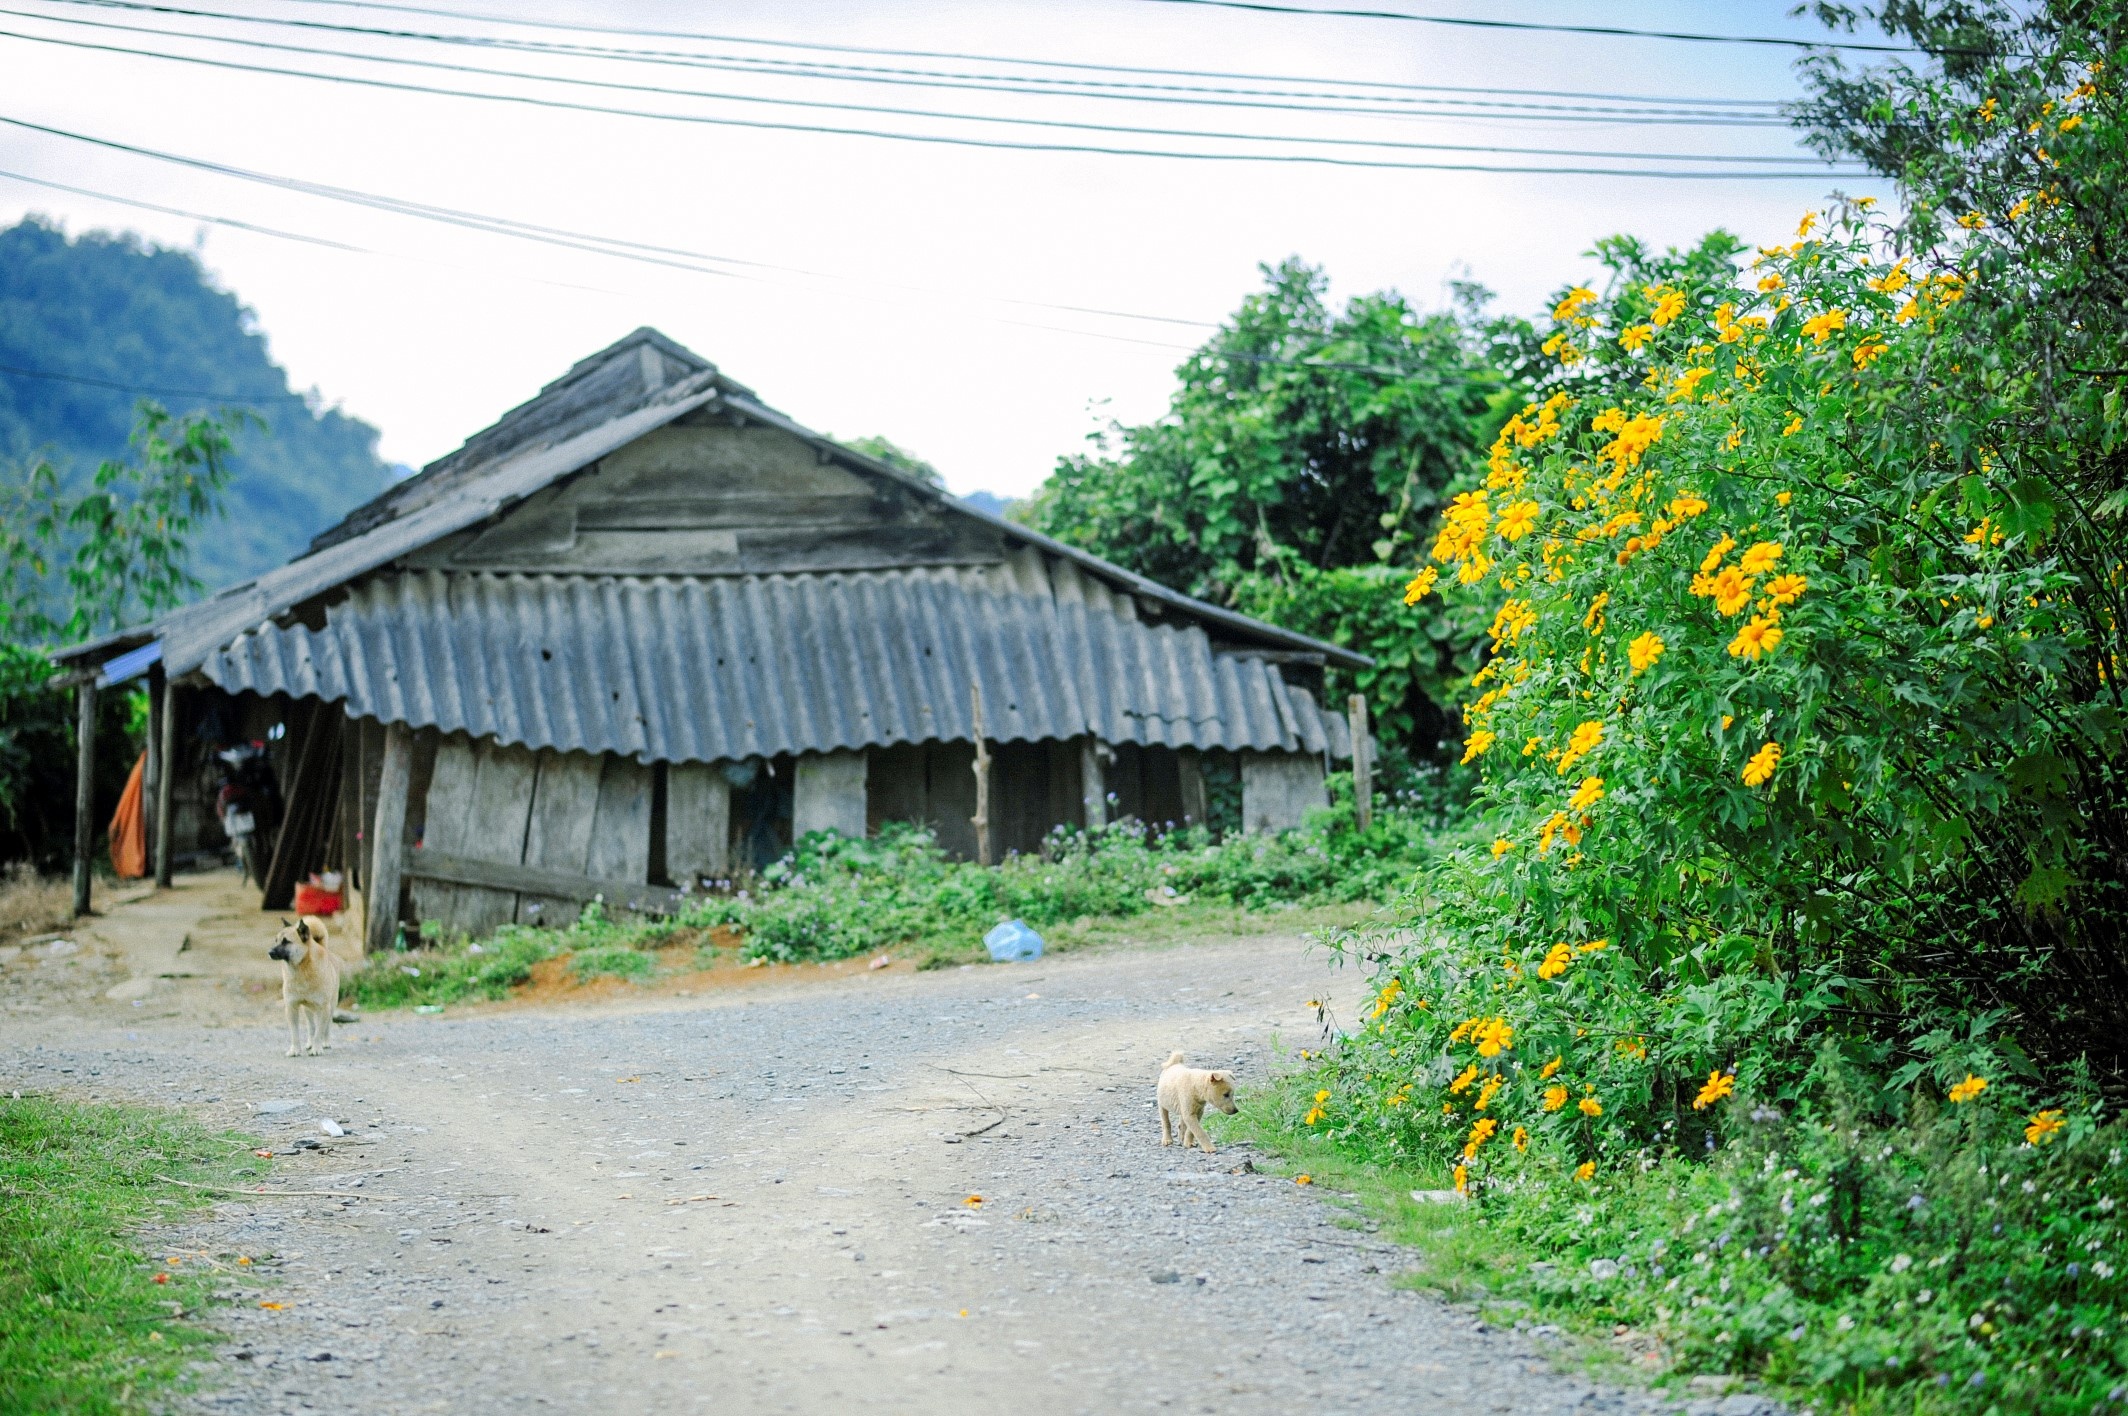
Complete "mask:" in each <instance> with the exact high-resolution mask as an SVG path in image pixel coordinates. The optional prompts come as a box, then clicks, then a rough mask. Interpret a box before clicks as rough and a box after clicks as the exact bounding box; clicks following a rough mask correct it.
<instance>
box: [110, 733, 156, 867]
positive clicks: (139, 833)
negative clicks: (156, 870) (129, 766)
mask: <svg viewBox="0 0 2128 1416" xmlns="http://www.w3.org/2000/svg"><path fill="white" fill-rule="evenodd" d="M147 772H148V754H147V753H145V752H143V753H142V754H141V755H140V760H139V761H137V762H135V763H134V764H133V771H132V773H131V774H130V775H129V776H128V777H127V778H126V789H125V790H124V791H123V792H120V793H119V795H118V810H117V811H115V812H113V813H112V814H111V869H113V870H115V871H117V872H118V878H119V879H121V880H138V879H140V877H141V876H143V875H146V874H147V873H148V812H147V806H146V803H145V802H144V801H143V800H142V797H143V790H142V783H143V780H144V779H145V778H146V776H147Z"/></svg>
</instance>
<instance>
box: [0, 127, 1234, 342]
mask: <svg viewBox="0 0 2128 1416" xmlns="http://www.w3.org/2000/svg"><path fill="white" fill-rule="evenodd" d="M0 124H6V126H13V128H26V130H30V132H43V134H49V136H55V138H68V141H74V143H85V145H92V147H104V149H109V151H119V153H128V155H134V158H149V160H155V162H168V164H174V166H185V168H192V170H200V172H213V175H217V177H232V179H240V181H251V183H260V185H268V187H277V190H283V192H298V194H302V196H317V198H323V200H336V202H347V204H355V207H368V209H372V211H383V213H389V215H402V217H415V219H423V221H438V224H445V226H458V228H464V230H475V232H481V234H489V236H511V238H517V241H532V243H538V245H553V247H562V249H572V251H587V253H592V256H609V258H615V260H630V262H638V264H651V266H664V268H672V270H685V273H692V275H719V277H728V279H760V277H753V275H747V273H745V270H717V268H715V266H743V268H751V270H775V273H781V275H802V277H811V279H832V281H849V279H851V277H838V275H832V273H821V270H807V268H802V266H777V264H768V262H755V260H741V258H736V256H713V253H704V251H687V249H681V247H664V245H651V243H643V241H626V238H621V236H600V234H594V232H575V230H566V228H555V226H538V224H532V221H517V219H513V217H496V215H487V213H477V211H460V209H453V207H432V204H428V202H413V200H406V198H394V196H383V194H377V192H360V190H355V187H334V185H328V183H317V181H306V179H300V177H281V175H275V172H255V170H251V168H240V166H230V164H226V162H211V160H206V158H187V155H183V153H166V151H157V149H153V147H138V145H132V143H119V141H113V138H96V136H89V134H79V132H68V130H64V128H49V126H45V124H32V121H26V119H15V117H4V115H0ZM0 175H11V172H0ZM23 181H32V183H36V185H49V187H62V190H68V192H79V194H83V196H92V198H100V200H113V202H123V204H128V207H147V209H151V211H166V213H172V215H185V217H194V219H202V221H217V224H230V226H245V228H249V230H255V232H260V234H268V236H287V238H292V241H313V238H309V236H300V234H294V232H281V230H275V228H266V226H251V224H247V221H230V219H226V217H213V215H202V213H187V211H181V209H174V207H162V204H155V202H140V200H136V198H126V196H113V194H106V192H94V190H89V187H74V185H66V183H51V181H45V179H36V177H30V179H23ZM326 245H334V243H326ZM345 249H349V251H355V253H362V256H377V251H368V249H364V247H345ZM860 285H877V287H885V290H902V292H911V294H926V296H938V294H947V292H938V290H928V287H921V285H900V283H881V281H866V283H860ZM977 298H981V300H990V302H996V304H1015V307H1021V309H1045V311H1060V313H1073V315H1100V317H1111V319H1136V322H1147V324H1170V326H1190V328H1204V330H1211V328H1217V326H1215V324H1213V322H1209V319H1181V317H1175V315H1143V313H1134V311H1117V309H1102V307H1092V304H1058V302H1047V300H1019V298H1011V296H977ZM990 319H996V317H990ZM996 322H998V324H1017V326H1024V328H1034V330H1053V332H1062V334H1085V336H1090V339H1115V341H1121V343H1149V345H1153V347H1162V349H1187V345H1168V343H1160V341H1143V339H1130V336H1124V334H1107V332H1100V330H1068V328H1060V326H1047V324H1030V322H1021V319H996Z"/></svg>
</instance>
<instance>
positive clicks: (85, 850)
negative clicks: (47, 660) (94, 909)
mask: <svg viewBox="0 0 2128 1416" xmlns="http://www.w3.org/2000/svg"><path fill="white" fill-rule="evenodd" d="M74 711H75V714H76V718H77V721H76V723H75V725H74V913H75V914H77V915H85V914H87V913H88V912H89V852H90V851H92V850H94V849H95V848H96V822H95V819H94V818H95V815H96V671H95V670H94V669H86V670H84V671H83V673H82V678H81V681H80V682H79V683H78V684H77V685H75V688H74Z"/></svg>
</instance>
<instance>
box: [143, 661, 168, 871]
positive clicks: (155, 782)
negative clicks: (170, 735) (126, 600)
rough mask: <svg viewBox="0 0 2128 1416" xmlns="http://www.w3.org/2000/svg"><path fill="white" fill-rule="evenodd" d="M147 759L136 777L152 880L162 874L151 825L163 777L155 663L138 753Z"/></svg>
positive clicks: (158, 666)
mask: <svg viewBox="0 0 2128 1416" xmlns="http://www.w3.org/2000/svg"><path fill="white" fill-rule="evenodd" d="M142 755H143V756H144V757H145V758H146V759H147V760H146V762H145V763H144V764H143V765H142V768H141V774H140V809H141V823H142V825H143V826H145V827H146V830H145V832H144V833H143V834H145V835H146V837H147V845H148V878H149V879H151V880H152V879H155V878H157V877H159V876H160V875H161V874H162V873H163V872H162V866H161V864H160V862H161V860H162V857H161V856H159V855H157V854H156V831H155V822H156V817H157V813H158V812H160V811H161V810H162V804H163V794H162V777H163V666H162V665H161V664H156V665H155V666H153V667H152V668H150V669H149V670H148V741H147V750H146V752H145V753H143V754H142Z"/></svg>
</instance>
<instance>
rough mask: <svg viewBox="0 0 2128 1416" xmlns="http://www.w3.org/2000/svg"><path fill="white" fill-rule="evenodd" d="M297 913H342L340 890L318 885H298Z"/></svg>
mask: <svg viewBox="0 0 2128 1416" xmlns="http://www.w3.org/2000/svg"><path fill="white" fill-rule="evenodd" d="M296 913H297V914H299V915H336V914H338V913H340V892H339V891H338V890H325V889H321V888H319V887H318V886H316V885H298V886H296Z"/></svg>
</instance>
